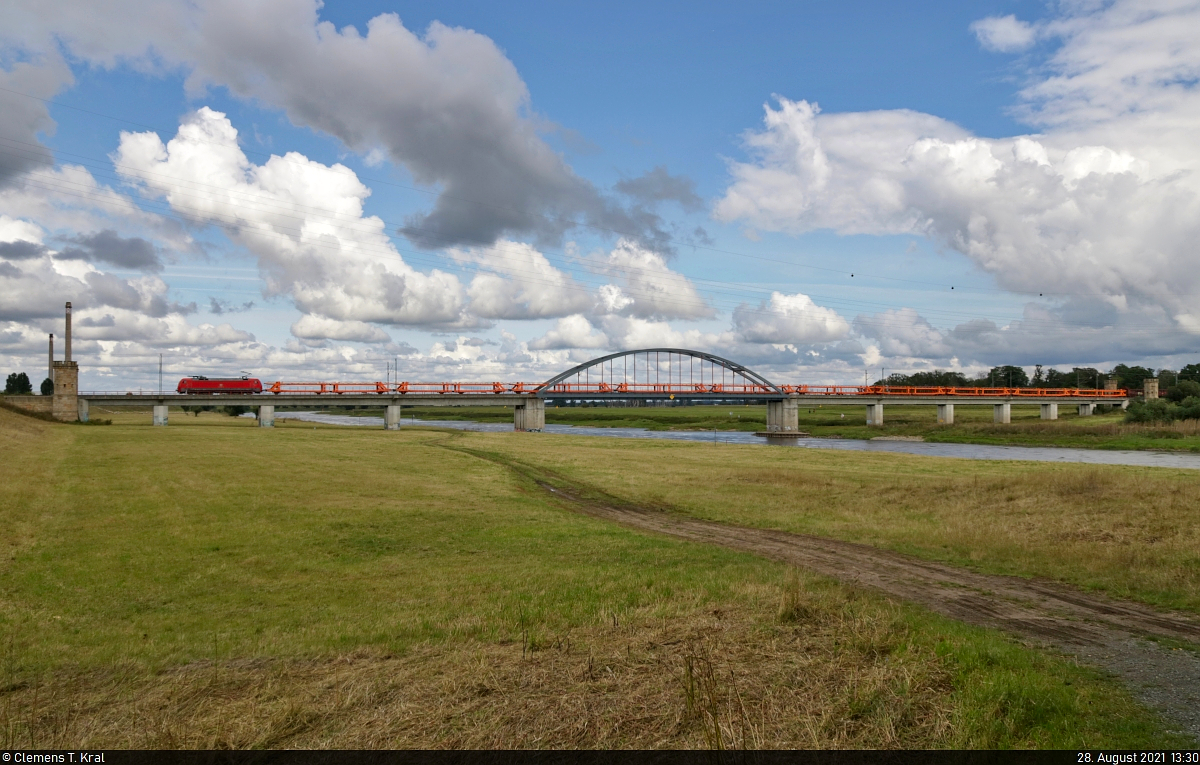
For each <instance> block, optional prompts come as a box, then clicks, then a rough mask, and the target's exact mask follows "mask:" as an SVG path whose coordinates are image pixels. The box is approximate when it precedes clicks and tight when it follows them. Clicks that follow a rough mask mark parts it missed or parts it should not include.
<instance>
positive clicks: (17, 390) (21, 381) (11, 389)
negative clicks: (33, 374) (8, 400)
mask: <svg viewBox="0 0 1200 765" xmlns="http://www.w3.org/2000/svg"><path fill="white" fill-rule="evenodd" d="M4 393H5V395H8V396H28V395H29V394H30V393H33V385H32V384H31V383H30V382H29V375H27V374H25V373H24V372H12V373H11V374H9V376H8V379H7V380H5V381H4Z"/></svg>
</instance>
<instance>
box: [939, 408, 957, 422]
mask: <svg viewBox="0 0 1200 765" xmlns="http://www.w3.org/2000/svg"><path fill="white" fill-rule="evenodd" d="M937 408H938V425H953V424H954V404H938V405H937Z"/></svg>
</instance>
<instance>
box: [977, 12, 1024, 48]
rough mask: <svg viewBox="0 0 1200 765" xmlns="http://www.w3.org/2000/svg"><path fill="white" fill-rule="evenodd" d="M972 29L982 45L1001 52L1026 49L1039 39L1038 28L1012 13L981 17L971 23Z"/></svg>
mask: <svg viewBox="0 0 1200 765" xmlns="http://www.w3.org/2000/svg"><path fill="white" fill-rule="evenodd" d="M971 31H972V32H974V33H975V37H977V38H978V39H979V44H980V45H982V46H983V47H984V48H986V49H988V50H993V51H997V52H1000V53H1012V52H1014V51H1021V50H1025V49H1026V48H1028V47H1029V46H1030V45H1033V43H1034V41H1035V40H1037V29H1036V28H1034V26H1033V25H1032V24H1029V23H1027V22H1024V21H1021V20H1020V19H1018V18H1017V17H1016V16H1014V15H1013V14H1011V13H1010V14H1009V15H1007V16H988V17H987V18H984V19H980V20H979V21H976V22H974V23H972V24H971Z"/></svg>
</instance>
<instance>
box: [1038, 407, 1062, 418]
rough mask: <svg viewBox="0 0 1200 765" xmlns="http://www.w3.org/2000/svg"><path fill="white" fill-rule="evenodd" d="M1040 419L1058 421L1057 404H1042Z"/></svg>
mask: <svg viewBox="0 0 1200 765" xmlns="http://www.w3.org/2000/svg"><path fill="white" fill-rule="evenodd" d="M1042 419H1043V420H1057V419H1058V404H1042Z"/></svg>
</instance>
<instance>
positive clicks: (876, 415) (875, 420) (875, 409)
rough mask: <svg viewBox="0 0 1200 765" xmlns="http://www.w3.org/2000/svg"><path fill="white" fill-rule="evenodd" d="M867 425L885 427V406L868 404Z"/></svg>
mask: <svg viewBox="0 0 1200 765" xmlns="http://www.w3.org/2000/svg"><path fill="white" fill-rule="evenodd" d="M867 424H868V425H883V404H867Z"/></svg>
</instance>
